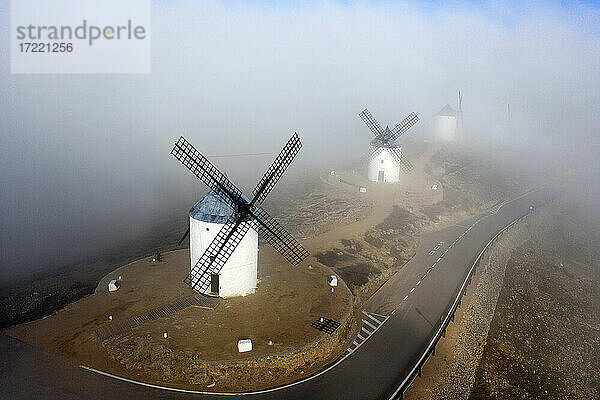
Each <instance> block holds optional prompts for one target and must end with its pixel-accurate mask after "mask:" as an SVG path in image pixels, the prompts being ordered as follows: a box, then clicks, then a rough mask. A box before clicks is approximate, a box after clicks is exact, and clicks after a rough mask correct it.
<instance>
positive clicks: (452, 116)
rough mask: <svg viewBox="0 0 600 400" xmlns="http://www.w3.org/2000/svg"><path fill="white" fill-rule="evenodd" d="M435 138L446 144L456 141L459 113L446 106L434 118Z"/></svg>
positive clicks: (448, 105)
mask: <svg viewBox="0 0 600 400" xmlns="http://www.w3.org/2000/svg"><path fill="white" fill-rule="evenodd" d="M433 124H434V125H433V126H434V130H435V138H436V139H437V140H441V141H444V142H452V141H454V140H455V139H456V127H457V126H458V119H457V112H456V110H455V109H453V108H452V107H450V104H446V105H445V106H444V108H442V109H441V110H440V112H438V113H437V114H436V115H435V117H434V118H433Z"/></svg>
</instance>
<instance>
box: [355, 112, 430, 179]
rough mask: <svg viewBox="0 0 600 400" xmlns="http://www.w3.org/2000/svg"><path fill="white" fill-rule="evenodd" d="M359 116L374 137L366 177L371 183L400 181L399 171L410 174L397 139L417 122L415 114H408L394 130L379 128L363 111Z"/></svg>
mask: <svg viewBox="0 0 600 400" xmlns="http://www.w3.org/2000/svg"><path fill="white" fill-rule="evenodd" d="M359 116H360V117H361V119H362V120H363V121H364V123H365V124H366V125H367V126H368V127H369V129H370V130H371V131H372V132H373V134H374V135H375V138H374V139H373V140H371V143H370V151H369V164H368V167H367V177H368V178H369V180H370V181H373V182H385V183H394V182H398V181H399V180H400V171H401V170H402V171H403V172H410V171H411V170H412V169H413V166H412V164H411V163H410V161H408V159H406V157H404V155H403V154H402V146H401V145H400V143H399V142H398V138H400V136H402V135H403V134H404V133H405V132H406V131H407V130H408V129H410V127H412V126H413V125H414V124H416V123H417V121H419V117H417V114H415V113H414V112H413V113H410V114H409V115H408V117H406V118H405V119H404V120H403V121H402V122H400V123H399V124H398V125H397V126H396V127H395V128H394V129H391V130H390V128H389V127H388V126H386V127H385V129H382V128H381V125H379V122H377V120H376V119H375V118H373V116H372V115H371V113H370V112H369V110H367V109H364V110H363V111H362V112H361V113H360V114H359Z"/></svg>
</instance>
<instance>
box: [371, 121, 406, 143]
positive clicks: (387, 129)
mask: <svg viewBox="0 0 600 400" xmlns="http://www.w3.org/2000/svg"><path fill="white" fill-rule="evenodd" d="M391 137H392V131H391V130H390V127H389V126H386V127H385V130H384V131H383V134H382V135H380V136H376V137H375V138H374V139H373V140H371V146H374V147H380V146H387V147H399V146H400V144H399V143H398V140H397V139H394V140H389V139H390V138H391Z"/></svg>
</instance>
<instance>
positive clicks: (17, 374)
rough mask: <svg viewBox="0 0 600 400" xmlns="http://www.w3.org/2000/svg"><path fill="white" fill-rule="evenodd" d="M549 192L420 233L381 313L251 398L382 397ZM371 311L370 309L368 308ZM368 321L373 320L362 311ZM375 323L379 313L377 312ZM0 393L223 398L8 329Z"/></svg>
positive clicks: (387, 289) (382, 293) (384, 296)
mask: <svg viewBox="0 0 600 400" xmlns="http://www.w3.org/2000/svg"><path fill="white" fill-rule="evenodd" d="M548 198H549V195H548V193H546V192H545V191H536V192H529V193H527V194H524V195H522V196H520V197H518V198H516V199H514V200H512V201H510V202H507V203H505V204H504V205H501V206H497V207H494V209H492V210H490V211H488V212H486V213H483V214H481V215H479V216H476V217H473V218H470V219H467V220H465V221H461V222H460V223H459V224H457V225H454V226H451V227H448V228H445V229H442V230H440V231H438V232H434V233H431V234H428V235H426V236H424V237H423V240H422V244H421V246H420V247H419V249H418V250H417V254H416V255H415V257H413V259H412V260H411V261H409V262H408V263H407V264H406V266H405V267H404V268H403V269H402V270H401V271H400V272H399V273H397V274H396V275H394V276H393V277H392V278H391V279H390V280H389V281H388V282H387V283H386V284H385V285H384V286H383V287H382V288H381V289H380V290H379V291H378V292H377V293H376V295H375V296H373V297H372V298H371V300H370V301H369V302H368V303H367V307H366V311H367V312H369V313H376V314H379V315H388V316H389V318H388V319H386V320H385V322H384V323H382V324H381V325H380V326H378V327H377V328H378V329H377V330H376V331H374V332H373V329H371V328H367V330H366V331H365V332H361V333H362V336H363V337H366V336H368V334H369V330H370V331H371V333H372V335H371V336H368V337H366V340H364V342H363V341H362V340H361V339H357V342H358V343H359V344H360V346H358V347H356V346H353V348H354V349H353V351H348V352H347V353H346V354H345V358H344V359H343V360H341V361H339V362H338V363H337V365H335V366H334V367H330V368H329V369H327V370H326V371H322V372H320V373H318V374H317V375H316V376H312V377H309V378H306V379H305V380H303V381H300V382H297V383H295V384H291V385H287V386H285V387H283V388H279V389H277V390H271V391H265V392H259V393H255V394H244V395H243V397H246V398H251V399H261V400H262V399H307V398H310V399H387V398H390V396H391V395H392V394H393V393H394V391H395V390H396V389H397V387H398V385H399V384H400V382H402V381H403V380H404V379H406V377H407V376H408V375H409V374H410V371H411V370H412V368H413V367H414V365H415V363H416V361H417V360H418V358H419V357H420V356H421V354H422V353H423V351H424V349H425V348H426V347H427V346H428V344H429V343H430V341H431V338H432V337H433V335H434V334H435V331H436V330H437V328H438V327H439V324H440V321H441V319H443V318H444V317H445V316H446V314H447V313H448V309H449V308H450V306H451V304H452V302H453V301H454V299H455V298H456V295H457V293H458V290H459V288H460V286H461V285H462V283H463V281H464V279H465V277H466V275H467V273H468V271H469V269H470V267H471V265H472V264H473V263H474V262H475V260H476V258H477V257H478V255H479V253H480V252H481V251H482V250H483V248H484V247H485V246H486V244H487V243H488V242H489V241H490V240H491V239H492V238H493V237H494V236H495V235H496V234H497V233H498V232H499V231H501V230H502V229H503V228H504V227H505V226H507V225H508V224H510V223H511V222H512V221H514V220H516V219H517V218H519V217H521V216H523V215H525V214H527V213H528V212H529V211H530V206H532V205H533V206H534V207H537V206H539V205H541V204H543V203H544V202H546V201H547V199H548ZM372 315H373V314H372ZM365 319H366V320H367V322H369V321H370V322H372V323H373V325H378V324H377V323H376V322H375V321H376V320H374V319H369V317H368V316H365ZM378 320H379V321H380V322H381V321H383V318H381V317H380V318H379V319H378ZM0 352H2V358H1V361H0V393H1V396H0V397H2V398H7V399H36V398H44V399H82V398H85V399H99V400H107V399H125V398H126V399H143V400H148V399H171V398H202V399H217V398H218V399H223V398H224V396H222V395H221V396H219V395H214V394H211V395H208V394H201V393H183V392H174V391H167V390H162V389H157V388H152V387H148V386H143V385H139V384H135V383H131V382H126V381H123V380H119V379H115V378H113V377H109V376H105V375H102V374H99V373H96V372H93V371H89V370H86V369H83V368H80V367H79V366H77V365H74V364H72V363H70V362H69V361H67V360H63V359H60V358H58V357H56V356H53V355H49V354H47V353H45V352H43V351H41V350H39V349H36V348H33V347H31V346H29V345H27V344H25V343H22V342H20V341H18V340H16V339H13V338H9V337H7V336H0Z"/></svg>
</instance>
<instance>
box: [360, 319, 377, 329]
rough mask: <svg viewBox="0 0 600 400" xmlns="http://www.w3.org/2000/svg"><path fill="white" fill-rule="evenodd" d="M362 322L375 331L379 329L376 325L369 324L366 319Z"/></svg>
mask: <svg viewBox="0 0 600 400" xmlns="http://www.w3.org/2000/svg"><path fill="white" fill-rule="evenodd" d="M362 322H364V323H365V324H367V325H368V326H370V327H371V328H373V329H377V327H376V326H375V325H373V324H372V323H370V322H369V321H367V320H364V319H363V320H362Z"/></svg>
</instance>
